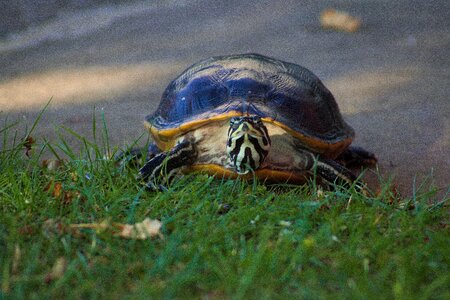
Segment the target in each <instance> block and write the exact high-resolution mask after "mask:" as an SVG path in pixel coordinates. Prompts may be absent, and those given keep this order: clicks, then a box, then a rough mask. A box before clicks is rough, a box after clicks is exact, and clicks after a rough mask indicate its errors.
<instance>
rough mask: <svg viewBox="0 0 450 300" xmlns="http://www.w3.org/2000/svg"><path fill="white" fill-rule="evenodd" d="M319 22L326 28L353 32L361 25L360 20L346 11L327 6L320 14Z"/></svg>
mask: <svg viewBox="0 0 450 300" xmlns="http://www.w3.org/2000/svg"><path fill="white" fill-rule="evenodd" d="M320 24H321V25H322V27H323V28H326V29H334V30H341V31H347V32H355V31H357V30H358V29H359V27H360V26H361V20H360V19H358V18H356V17H353V16H351V15H349V14H348V13H347V12H344V11H339V10H335V9H332V8H328V9H325V10H324V11H322V13H321V14H320Z"/></svg>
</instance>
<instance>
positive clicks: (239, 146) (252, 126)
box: [227, 116, 270, 174]
mask: <svg viewBox="0 0 450 300" xmlns="http://www.w3.org/2000/svg"><path fill="white" fill-rule="evenodd" d="M269 149H270V137H269V134H268V132H267V128H266V126H264V124H263V122H262V121H261V118H260V117H258V116H239V117H233V118H231V119H230V128H229V129H228V140H227V154H228V161H229V162H230V163H231V165H232V167H233V168H234V169H235V170H236V172H237V173H239V174H246V173H248V172H249V171H250V170H253V171H254V170H257V169H258V168H259V167H260V166H261V164H262V163H263V161H264V159H265V158H266V156H267V154H268V153H269Z"/></svg>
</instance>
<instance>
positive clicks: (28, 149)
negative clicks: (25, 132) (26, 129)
mask: <svg viewBox="0 0 450 300" xmlns="http://www.w3.org/2000/svg"><path fill="white" fill-rule="evenodd" d="M34 143H36V141H35V140H34V139H33V137H32V136H30V135H29V136H27V137H26V138H25V141H24V143H23V146H24V147H25V155H26V156H27V157H31V151H32V150H33V145H34Z"/></svg>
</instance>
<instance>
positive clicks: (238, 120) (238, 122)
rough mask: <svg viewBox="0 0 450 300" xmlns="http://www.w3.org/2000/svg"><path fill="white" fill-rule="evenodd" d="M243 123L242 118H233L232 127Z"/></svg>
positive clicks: (231, 120)
mask: <svg viewBox="0 0 450 300" xmlns="http://www.w3.org/2000/svg"><path fill="white" fill-rule="evenodd" d="M241 122H242V117H232V118H231V119H230V126H236V125H239V124H241Z"/></svg>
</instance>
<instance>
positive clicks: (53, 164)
mask: <svg viewBox="0 0 450 300" xmlns="http://www.w3.org/2000/svg"><path fill="white" fill-rule="evenodd" d="M64 163H65V161H64V160H60V159H44V160H43V161H42V163H41V165H42V168H44V169H47V170H49V171H55V170H57V169H60V168H61V167H62V166H64Z"/></svg>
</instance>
